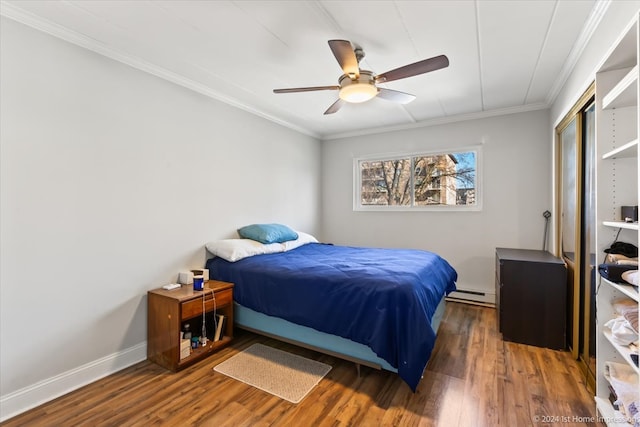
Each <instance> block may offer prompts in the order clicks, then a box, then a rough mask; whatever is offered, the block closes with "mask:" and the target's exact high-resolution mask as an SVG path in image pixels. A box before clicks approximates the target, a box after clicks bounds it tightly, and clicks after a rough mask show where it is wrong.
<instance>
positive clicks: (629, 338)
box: [604, 316, 638, 346]
mask: <svg viewBox="0 0 640 427" xmlns="http://www.w3.org/2000/svg"><path fill="white" fill-rule="evenodd" d="M636 320H637V317H636ZM604 326H605V327H606V328H609V329H610V330H611V340H612V341H613V342H615V343H616V344H618V345H623V346H628V345H629V344H631V343H633V342H636V341H638V332H637V331H635V330H634V329H633V327H632V326H631V324H630V323H629V321H628V320H627V319H625V318H624V316H618V317H616V318H615V319H611V320H609V321H608V322H607V323H605V324H604Z"/></svg>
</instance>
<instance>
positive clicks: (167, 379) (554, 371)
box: [2, 303, 601, 427]
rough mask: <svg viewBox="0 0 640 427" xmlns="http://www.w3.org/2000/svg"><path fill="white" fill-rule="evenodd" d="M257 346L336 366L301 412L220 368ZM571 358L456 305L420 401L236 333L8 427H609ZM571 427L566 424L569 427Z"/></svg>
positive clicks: (343, 365) (394, 382)
mask: <svg viewBox="0 0 640 427" xmlns="http://www.w3.org/2000/svg"><path fill="white" fill-rule="evenodd" d="M256 342H261V343H264V344H267V345H271V346H274V347H277V348H280V349H283V350H287V351H289V352H292V353H296V354H299V355H302V356H305V357H308V358H311V359H315V360H319V361H322V362H324V363H327V364H330V365H331V366H332V367H333V368H332V369H331V371H330V372H329V373H328V374H327V376H326V377H325V378H324V379H323V380H322V381H321V382H320V383H319V384H318V385H317V386H316V387H315V388H314V389H313V390H312V391H311V393H310V394H309V395H307V397H306V398H305V399H304V400H303V401H302V402H300V403H299V404H297V405H296V404H292V403H289V402H287V401H284V400H281V399H279V398H277V397H274V396H272V395H270V394H268V393H265V392H263V391H261V390H258V389H255V388H252V387H250V386H248V385H245V384H243V383H241V382H238V381H235V380H233V379H231V378H228V377H226V376H224V375H222V374H219V373H217V372H214V370H213V367H214V366H215V365H216V364H218V363H220V362H221V361H222V360H225V359H227V358H229V357H230V356H233V355H234V354H236V353H237V352H239V351H241V350H242V349H244V348H246V347H248V346H250V345H251V344H253V343H256ZM592 420H596V411H595V405H594V402H593V398H592V396H591V394H590V393H589V392H588V391H587V389H586V386H585V381H584V378H583V377H582V375H581V373H580V370H579V368H578V365H577V363H576V362H575V361H574V360H572V359H571V356H570V354H569V353H568V352H560V351H553V350H547V349H542V348H537V347H531V346H526V345H521V344H514V343H509V342H503V341H502V340H501V338H500V335H499V334H498V332H497V331H496V319H495V310H494V309H491V308H486V307H477V306H472V305H466V304H460V303H449V304H448V305H447V309H446V311H445V316H444V318H443V320H442V324H441V326H440V331H439V335H438V340H437V343H436V348H435V350H434V353H433V355H432V358H431V361H430V362H429V365H428V366H427V369H426V371H425V375H424V378H423V379H422V381H421V383H420V385H419V386H418V390H417V392H416V393H413V392H411V390H410V389H409V387H408V386H407V385H406V384H405V383H404V382H403V381H402V380H400V379H399V377H398V376H397V375H395V374H392V373H389V372H386V371H376V370H374V369H370V368H366V367H363V368H362V369H361V375H360V377H358V375H357V372H356V368H355V366H354V364H353V363H350V362H346V361H343V360H340V359H336V358H334V357H330V356H327V355H323V354H319V353H316V352H313V351H310V350H306V349H303V348H300V347H296V346H293V345H289V344H286V343H282V342H279V341H275V340H272V339H268V338H264V337H261V336H259V335H255V334H252V333H250V332H246V331H236V338H235V340H234V341H233V343H232V344H231V346H230V347H227V348H225V349H223V350H222V351H220V352H219V353H217V354H215V355H213V356H211V357H209V358H208V359H206V360H204V361H202V362H200V363H198V364H196V365H194V366H192V367H189V368H187V369H185V370H183V371H181V372H179V373H175V374H174V373H171V372H168V371H166V370H164V369H162V368H160V367H159V366H156V365H154V364H152V363H150V362H147V361H144V362H140V363H138V364H136V365H134V366H132V367H130V368H127V369H125V370H123V371H120V372H118V373H116V374H113V375H110V376H109V377H107V378H104V379H102V380H99V381H97V382H95V383H92V384H90V385H88V386H85V387H83V388H81V389H78V390H76V391H74V392H72V393H69V394H67V395H65V396H62V397H60V398H58V399H55V400H53V401H51V402H49V403H46V404H44V405H42V406H39V407H37V408H35V409H32V410H30V411H28V412H25V413H23V414H20V415H18V416H16V417H14V418H12V419H10V420H7V421H6V422H4V423H2V425H3V426H77V425H83V426H151V425H170V426H174V425H180V426H189V425H198V426H311V425H313V426H431V425H442V426H447V427H450V426H465V427H466V426H498V425H503V426H531V425H540V426H542V425H552V424H557V425H562V426H571V425H601V424H598V423H595V422H593V421H592ZM562 421H565V422H562Z"/></svg>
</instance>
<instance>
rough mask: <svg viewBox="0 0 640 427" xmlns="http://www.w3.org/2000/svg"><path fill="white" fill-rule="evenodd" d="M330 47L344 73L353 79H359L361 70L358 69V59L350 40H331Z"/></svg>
mask: <svg viewBox="0 0 640 427" xmlns="http://www.w3.org/2000/svg"><path fill="white" fill-rule="evenodd" d="M329 47H330V48H331V52H333V56H335V57H336V60H337V61H338V64H340V68H342V71H344V73H345V74H346V75H347V76H349V77H351V78H352V79H353V78H358V76H359V75H360V68H359V67H358V58H356V54H355V52H354V51H353V46H351V42H350V41H348V40H329Z"/></svg>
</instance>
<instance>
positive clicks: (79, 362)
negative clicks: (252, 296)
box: [0, 18, 321, 419]
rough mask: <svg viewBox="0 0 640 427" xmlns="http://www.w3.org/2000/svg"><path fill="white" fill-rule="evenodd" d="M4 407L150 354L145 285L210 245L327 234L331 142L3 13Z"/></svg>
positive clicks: (0, 334)
mask: <svg viewBox="0 0 640 427" xmlns="http://www.w3.org/2000/svg"><path fill="white" fill-rule="evenodd" d="M0 29H1V37H0V40H1V42H2V44H1V55H2V57H1V61H0V62H1V69H0V72H1V74H0V75H1V76H2V79H1V87H0V91H1V93H2V97H1V106H0V107H1V110H0V111H1V113H2V114H1V123H0V128H1V134H0V136H1V146H0V149H1V152H0V154H1V169H0V170H1V179H0V185H1V191H0V193H1V205H0V206H1V211H0V232H1V240H0V241H1V254H0V256H1V258H0V261H1V266H2V268H1V273H0V279H1V280H0V293H1V303H0V304H1V306H0V307H1V310H0V328H1V329H0V372H1V375H0V394H1V397H0V403H1V404H2V406H1V412H0V415H1V416H2V418H3V419H4V418H7V417H8V416H11V415H12V414H14V413H15V412H16V411H21V410H24V409H26V408H27V407H29V406H32V405H34V404H37V403H39V401H40V400H49V399H51V398H52V397H54V396H55V395H56V394H59V393H61V392H66V391H68V390H69V389H70V388H73V387H76V386H78V385H79V384H82V383H84V382H89V381H92V380H94V379H95V378H96V377H98V376H101V375H106V374H108V373H110V372H112V371H115V370H117V369H119V368H121V367H122V366H125V365H127V364H130V363H132V362H135V361H138V360H142V359H144V358H145V357H146V353H145V352H146V301H147V300H146V292H147V290H149V289H152V288H155V287H159V286H161V285H163V284H165V283H169V282H172V281H175V280H176V279H177V273H178V272H179V271H180V270H183V269H186V268H189V267H202V266H203V265H204V260H205V249H204V244H205V243H206V242H207V241H209V240H213V239H219V238H228V237H233V236H234V231H235V229H236V228H237V227H238V226H241V225H245V224H247V223H251V222H268V221H279V222H284V223H287V224H290V225H291V226H293V227H295V228H298V229H301V230H305V231H308V232H311V233H318V232H319V225H320V223H319V214H320V184H321V182H320V173H321V170H320V159H321V147H320V142H319V141H317V140H314V139H313V138H311V137H308V136H304V135H301V134H298V133H296V132H294V131H291V130H289V129H286V128H283V127H281V126H278V125H276V124H273V123H271V122H268V121H266V120H263V119H261V118H258V117H256V116H254V115H251V114H249V113H246V112H243V111H241V110H238V109H235V108H232V107H229V106H227V105H225V104H222V103H219V102H217V101H214V100H212V99H209V98H206V97H204V96H202V95H199V94H197V93H194V92H192V91H189V90H187V89H184V88H182V87H180V86H177V85H174V84H172V83H169V82H166V81H164V80H161V79H158V78H155V77H153V76H151V75H149V74H146V73H143V72H141V71H138V70H135V69H133V68H131V67H129V66H127V65H124V64H121V63H119V62H115V61H112V60H110V59H107V58H105V57H102V56H100V55H97V54H94V53H92V52H90V51H87V50H84V49H82V48H80V47H77V46H74V45H71V44H68V43H66V42H63V41H61V40H59V39H56V38H53V37H51V36H48V35H46V34H44V33H41V32H38V31H35V30H33V29H31V28H28V27H26V26H23V25H21V24H18V23H16V22H14V21H11V20H8V19H5V18H2V22H1V26H0Z"/></svg>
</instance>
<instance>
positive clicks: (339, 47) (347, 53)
mask: <svg viewBox="0 0 640 427" xmlns="http://www.w3.org/2000/svg"><path fill="white" fill-rule="evenodd" d="M329 47H330V48H331V51H332V52H333V55H334V56H335V57H336V59H337V60H338V64H340V67H341V68H342V71H344V74H343V75H342V76H340V78H339V79H338V85H337V86H314V87H296V88H289V89H274V90H273V92H274V93H292V92H311V91H316V90H338V91H339V94H338V96H339V98H338V100H337V101H336V102H334V103H333V104H332V105H331V106H330V107H329V108H328V109H327V111H325V112H324V114H333V113H335V112H336V111H338V110H339V109H340V108H341V107H342V106H343V105H344V103H345V102H350V103H360V102H365V101H368V100H370V99H372V98H374V97H376V96H378V97H380V98H382V99H386V100H388V101H393V102H399V103H401V104H406V103H409V102H411V101H413V100H414V99H415V98H416V97H415V95H411V94H409V93H405V92H400V91H397V90H391V89H386V88H382V87H378V86H377V85H376V84H377V83H384V82H390V81H393V80H400V79H405V78H407V77H413V76H417V75H418V74H424V73H428V72H430V71H435V70H439V69H441V68H446V67H448V66H449V59H448V58H447V57H446V56H445V55H439V56H434V57H433V58H429V59H424V60H422V61H418V62H414V63H413V64H409V65H405V66H403V67H400V68H396V69H394V70H391V71H387V72H386V73H382V74H375V73H373V72H372V71H369V70H361V69H360V66H359V65H358V64H359V63H360V60H361V59H362V58H364V51H363V50H362V49H361V48H360V47H355V48H354V47H353V46H352V45H351V42H349V41H348V40H329Z"/></svg>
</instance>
